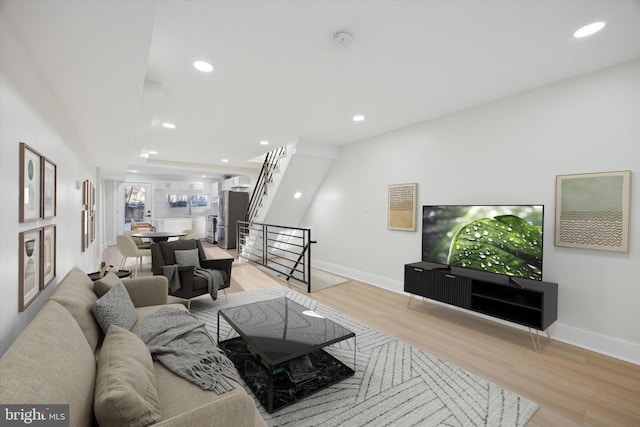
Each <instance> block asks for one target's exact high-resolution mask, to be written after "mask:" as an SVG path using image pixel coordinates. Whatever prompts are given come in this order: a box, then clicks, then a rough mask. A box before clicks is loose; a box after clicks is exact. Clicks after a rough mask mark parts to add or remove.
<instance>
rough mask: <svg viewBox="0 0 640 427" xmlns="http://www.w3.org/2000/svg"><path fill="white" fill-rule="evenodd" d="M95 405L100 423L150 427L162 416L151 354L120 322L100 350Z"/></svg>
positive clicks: (109, 332)
mask: <svg viewBox="0 0 640 427" xmlns="http://www.w3.org/2000/svg"><path fill="white" fill-rule="evenodd" d="M93 407H94V413H95V416H96V420H97V421H98V424H99V425H101V426H110V427H111V426H132V425H136V426H147V425H150V424H154V423H157V422H158V421H160V420H161V418H162V415H161V411H160V400H159V399H158V391H157V386H156V376H155V372H154V370H153V360H152V359H151V354H150V353H149V350H148V349H147V346H146V345H145V344H144V343H143V342H142V340H140V338H138V337H137V336H136V335H134V334H133V333H131V332H129V331H127V330H125V329H122V328H120V327H119V326H117V325H112V326H111V328H109V331H108V332H107V335H106V336H105V338H104V342H103V344H102V348H101V349H100V359H99V360H98V372H97V374H96V386H95V394H94V401H93Z"/></svg>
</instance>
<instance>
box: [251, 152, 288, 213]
mask: <svg viewBox="0 0 640 427" xmlns="http://www.w3.org/2000/svg"><path fill="white" fill-rule="evenodd" d="M284 155H285V147H284V146H282V147H280V148H277V149H275V150H272V151H270V152H268V153H267V154H266V155H265V157H264V162H263V163H262V168H261V169H260V174H259V175H258V179H257V181H256V185H255V187H253V193H252V194H251V198H250V199H249V207H248V208H247V214H246V216H245V220H246V221H248V222H252V221H253V219H254V218H255V217H256V215H257V214H258V209H259V208H260V206H261V205H262V199H263V197H264V196H265V195H266V194H267V185H268V184H269V183H270V182H271V181H272V180H273V172H274V171H275V170H277V169H278V166H279V161H280V158H281V157H282V156H284Z"/></svg>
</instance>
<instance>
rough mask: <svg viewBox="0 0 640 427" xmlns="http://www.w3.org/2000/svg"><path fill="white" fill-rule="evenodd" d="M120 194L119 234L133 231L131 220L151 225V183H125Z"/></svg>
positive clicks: (122, 184)
mask: <svg viewBox="0 0 640 427" xmlns="http://www.w3.org/2000/svg"><path fill="white" fill-rule="evenodd" d="M118 193H119V197H118V198H119V200H120V201H119V202H118V203H119V204H120V206H121V208H120V209H118V211H119V215H118V217H119V218H118V234H122V233H124V232H125V231H129V230H131V219H133V220H134V221H136V222H149V223H151V221H152V218H153V217H152V206H153V195H152V193H151V184H150V183H144V182H123V183H121V185H120V191H118Z"/></svg>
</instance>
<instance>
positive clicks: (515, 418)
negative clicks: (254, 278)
mask: <svg viewBox="0 0 640 427" xmlns="http://www.w3.org/2000/svg"><path fill="white" fill-rule="evenodd" d="M282 296H286V297H288V298H290V299H291V300H294V301H295V302H297V303H299V304H301V305H304V306H306V307H308V308H309V309H311V310H313V311H315V312H317V313H319V314H322V315H323V316H325V317H327V318H329V319H331V320H333V321H335V322H337V323H339V324H341V325H342V326H344V327H346V328H347V329H350V330H352V331H353V332H355V333H356V340H355V341H356V342H357V345H356V347H357V351H356V363H357V367H356V372H355V374H354V375H353V376H352V377H349V378H347V379H345V380H343V381H341V382H339V383H337V384H334V385H332V386H330V387H327V388H325V389H323V390H320V391H318V392H316V393H315V394H312V395H310V396H308V397H306V398H304V399H302V400H301V401H299V402H296V403H294V404H292V405H289V406H286V407H284V408H282V409H280V410H277V411H275V412H273V413H272V414H269V413H267V412H266V411H265V410H264V408H263V407H262V406H261V405H260V403H258V401H257V400H256V405H257V406H258V409H259V410H260V413H261V414H262V416H263V417H264V419H265V420H266V422H267V424H268V425H269V426H290V427H300V426H347V427H358V426H362V427H364V426H367V427H378V426H403V427H404V426H421V427H423V426H425V427H426V426H463V427H468V426H473V427H476V426H490V427H494V426H496V427H497V426H514V427H516V426H524V425H526V424H527V422H528V421H529V419H530V418H531V417H532V416H533V414H534V413H535V411H536V410H537V409H538V405H537V404H536V403H535V402H532V401H530V400H527V399H524V398H522V397H520V396H518V395H517V394H515V393H513V392H511V391H509V390H507V389H505V388H503V387H500V386H498V385H496V384H493V383H491V382H489V381H487V380H485V379H483V378H480V377H478V376H477V375H474V374H472V373H469V372H467V371H465V370H463V369H460V368H458V367H456V366H454V365H452V364H450V363H448V362H445V361H443V360H441V359H438V358H437V357H435V356H432V355H430V354H428V353H425V352H424V351H422V350H419V349H417V348H415V347H412V346H410V345H409V344H406V343H404V342H402V341H399V340H397V339H395V338H393V337H391V336H389V335H387V334H385V333H382V332H380V331H378V330H376V329H374V328H372V327H369V326H367V325H364V324H362V323H360V322H358V321H356V320H353V319H351V318H349V317H347V316H345V315H344V314H342V313H340V312H338V311H336V310H334V309H331V308H329V307H326V306H324V305H322V304H320V303H319V302H317V301H315V300H313V299H311V298H308V297H306V296H305V295H302V294H300V293H298V292H295V291H292V290H289V289H288V288H287V287H285V286H278V287H274V288H267V289H259V290H255V291H249V292H240V293H233V294H229V299H228V301H226V300H225V298H224V297H223V296H222V295H221V297H220V298H218V300H217V301H215V302H214V301H211V300H210V299H206V298H202V299H196V300H193V301H192V302H191V312H192V313H193V314H194V315H195V316H196V317H197V318H199V319H201V320H203V321H204V322H206V325H207V329H208V331H209V333H210V334H211V336H212V337H214V339H215V336H216V326H217V312H218V310H219V309H222V308H225V307H233V306H237V305H242V304H248V303H252V302H257V301H264V300H268V299H274V298H279V297H282ZM229 329H230V328H229ZM222 333H223V331H222V330H221V334H222ZM225 333H226V334H233V332H232V331H230V330H229V331H226V332H225ZM221 339H226V337H221ZM353 342H354V340H353V339H349V340H345V341H342V342H340V343H338V344H335V345H333V346H331V347H329V348H326V349H325V350H327V351H329V352H330V353H332V354H333V355H334V356H336V357H338V358H339V359H340V360H343V361H345V363H347V364H348V366H352V365H353V344H354V343H353ZM349 360H350V361H351V362H349ZM245 387H246V386H245ZM246 389H247V392H248V393H249V394H250V395H252V393H251V391H250V390H249V388H248V387H246Z"/></svg>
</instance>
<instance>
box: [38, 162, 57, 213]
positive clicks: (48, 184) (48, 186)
mask: <svg viewBox="0 0 640 427" xmlns="http://www.w3.org/2000/svg"><path fill="white" fill-rule="evenodd" d="M42 187H43V188H42V217H43V218H44V219H48V218H53V217H55V216H56V205H57V191H56V187H57V166H56V164H55V163H53V162H52V161H51V160H49V159H47V158H46V157H43V161H42Z"/></svg>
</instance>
